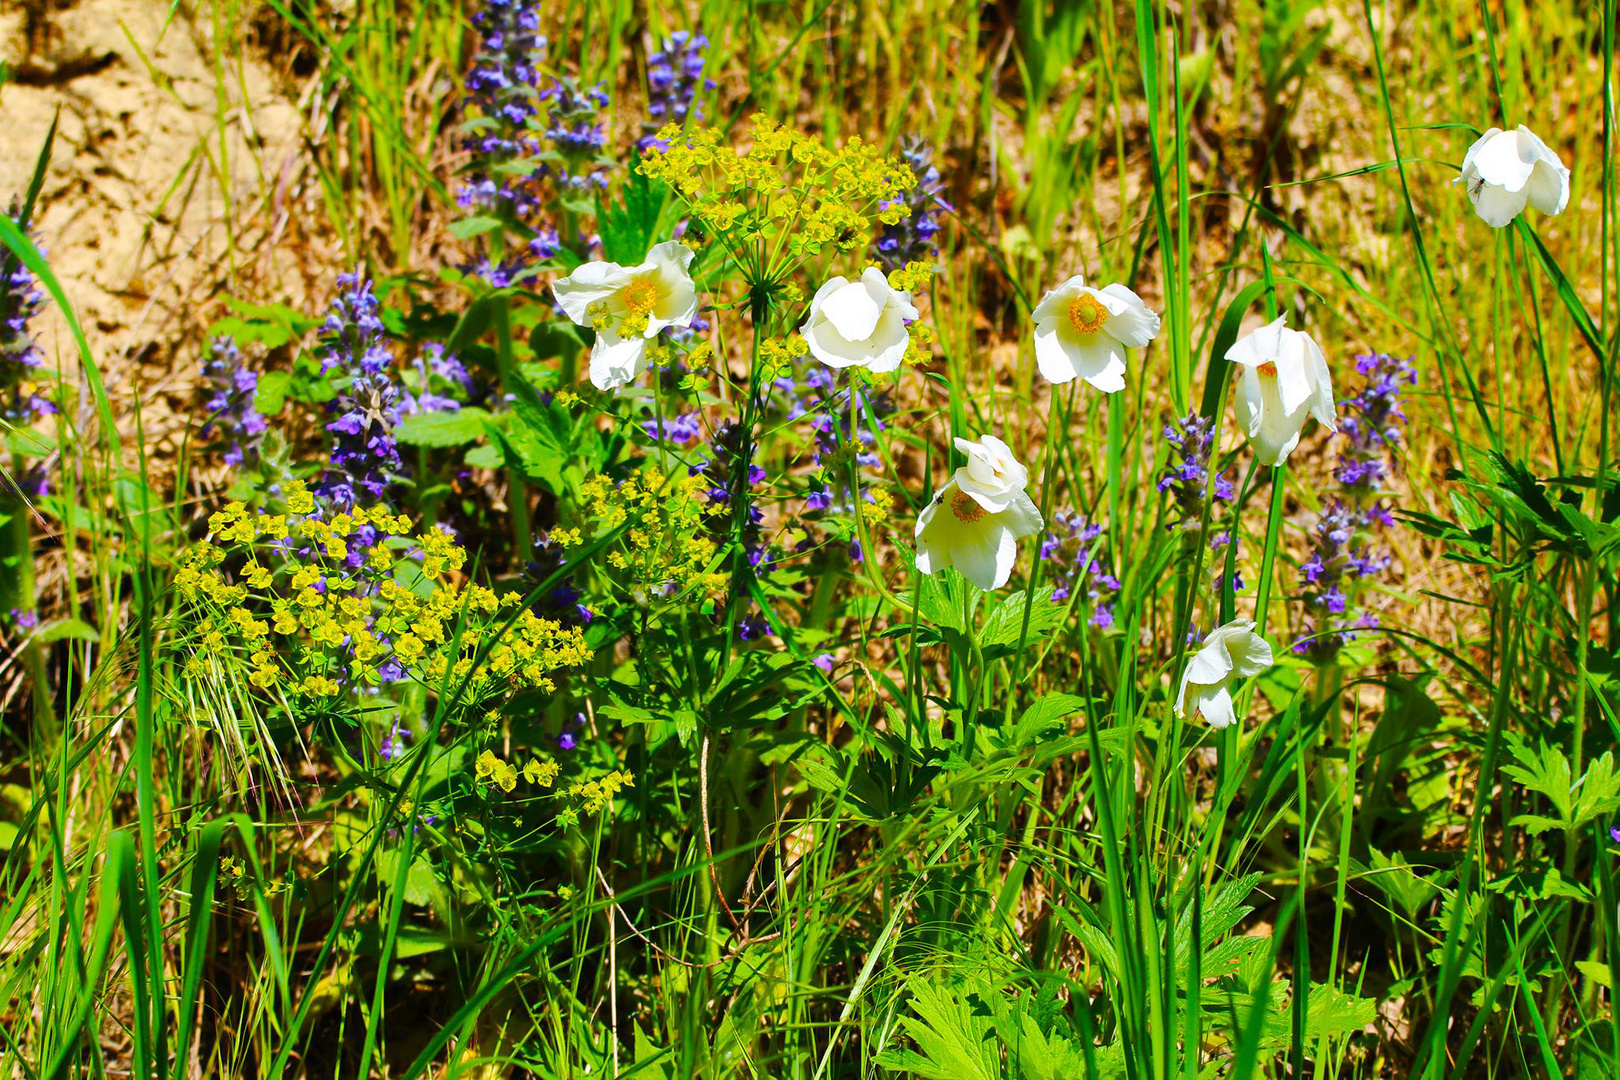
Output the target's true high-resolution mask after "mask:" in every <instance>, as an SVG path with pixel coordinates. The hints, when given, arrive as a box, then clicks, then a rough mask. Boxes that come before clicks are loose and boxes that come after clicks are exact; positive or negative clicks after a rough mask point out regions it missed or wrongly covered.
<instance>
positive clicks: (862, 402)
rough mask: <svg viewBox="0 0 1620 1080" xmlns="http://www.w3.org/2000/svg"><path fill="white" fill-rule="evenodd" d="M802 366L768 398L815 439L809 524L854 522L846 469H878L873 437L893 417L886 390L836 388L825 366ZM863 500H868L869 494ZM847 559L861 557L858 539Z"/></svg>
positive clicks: (808, 495) (807, 499)
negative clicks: (815, 470) (801, 422)
mask: <svg viewBox="0 0 1620 1080" xmlns="http://www.w3.org/2000/svg"><path fill="white" fill-rule="evenodd" d="M800 363H801V367H800V369H799V371H798V373H797V375H793V374H787V375H783V376H781V377H779V378H778V379H777V380H776V381H775V383H774V384H773V387H772V390H773V394H772V397H773V400H775V401H777V402H779V403H781V404H782V405H783V406H784V412H783V419H784V420H787V421H794V420H806V421H807V422H808V424H809V427H810V434H811V435H812V437H813V438H814V447H815V449H814V461H815V464H816V465H817V466H818V467H819V469H820V472H819V473H817V474H815V475H813V476H812V477H811V487H810V490H809V491H808V492H807V493H806V495H805V499H804V509H805V512H806V514H807V515H809V518H808V521H807V523H808V522H809V521H815V520H820V521H824V522H825V521H834V520H839V519H846V518H853V516H854V514H855V513H856V511H857V507H856V501H855V494H854V491H853V489H852V487H851V485H850V477H849V466H850V464H851V463H852V462H853V464H854V465H855V466H856V467H857V468H862V469H876V468H879V467H881V465H882V464H883V460H882V458H881V457H880V456H879V455H878V452H877V436H878V432H880V431H882V430H883V429H884V426H885V425H884V420H885V419H886V418H887V417H889V416H890V415H892V414H893V412H894V402H893V400H892V399H891V398H890V396H889V395H888V393H887V392H884V391H880V390H874V389H873V388H871V387H867V386H861V385H857V384H855V383H853V382H851V383H848V384H846V385H842V386H841V385H839V380H838V373H837V372H836V371H834V370H833V369H831V368H829V367H827V366H826V365H824V364H820V363H817V362H815V361H812V360H808V359H805V360H801V361H800ZM861 497H862V499H863V501H866V502H870V501H871V495H870V494H869V493H865V492H863V493H862V496H861ZM802 546H804V547H811V546H814V541H812V540H810V539H808V538H807V539H806V540H805V541H804V544H803V545H802ZM849 557H850V560H851V561H852V562H860V561H861V560H862V559H864V558H865V553H864V552H863V551H862V550H861V542H860V539H859V538H858V537H851V538H850V540H849Z"/></svg>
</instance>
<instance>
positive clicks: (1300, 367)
mask: <svg viewBox="0 0 1620 1080" xmlns="http://www.w3.org/2000/svg"><path fill="white" fill-rule="evenodd" d="M1303 336H1304V335H1303V334H1298V333H1294V332H1292V331H1290V332H1289V335H1288V342H1287V346H1286V349H1285V358H1283V359H1279V360H1278V361H1277V364H1276V368H1277V375H1276V380H1277V394H1278V396H1279V397H1280V398H1281V400H1282V407H1283V409H1284V410H1285V411H1287V412H1289V413H1295V412H1298V411H1299V410H1300V409H1302V408H1304V406H1305V403H1306V402H1308V401H1309V400H1310V399H1311V377H1310V374H1309V373H1308V372H1307V370H1306V368H1305V362H1306V361H1305V343H1304V342H1302V341H1300V340H1299V339H1300V338H1301V337H1303ZM1261 377H1262V378H1264V377H1265V376H1264V375H1262V376H1261Z"/></svg>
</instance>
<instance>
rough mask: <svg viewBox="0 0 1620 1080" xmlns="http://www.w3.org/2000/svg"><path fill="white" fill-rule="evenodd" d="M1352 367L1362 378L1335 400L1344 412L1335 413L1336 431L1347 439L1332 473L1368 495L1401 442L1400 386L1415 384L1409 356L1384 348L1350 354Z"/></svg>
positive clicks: (1376, 487) (1378, 486)
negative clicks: (1357, 390)
mask: <svg viewBox="0 0 1620 1080" xmlns="http://www.w3.org/2000/svg"><path fill="white" fill-rule="evenodd" d="M1356 371H1357V372H1359V373H1360V374H1361V377H1362V379H1363V380H1364V383H1363V386H1362V389H1361V392H1360V393H1359V394H1357V395H1355V396H1354V397H1352V398H1348V399H1347V400H1345V401H1343V402H1341V403H1340V404H1342V405H1343V406H1344V410H1345V415H1344V416H1342V417H1340V419H1339V434H1340V435H1341V436H1342V437H1343V439H1344V441H1345V442H1346V443H1347V444H1348V445H1347V446H1346V447H1345V448H1344V449H1343V450H1342V451H1340V453H1339V463H1338V467H1337V468H1336V469H1335V470H1334V473H1333V476H1334V479H1336V480H1338V482H1339V483H1341V484H1343V485H1344V486H1345V487H1346V488H1347V489H1349V490H1350V491H1352V492H1360V493H1363V494H1364V495H1371V494H1374V493H1376V492H1378V491H1380V490H1382V488H1383V486H1384V478H1385V477H1386V476H1387V475H1388V470H1389V455H1390V454H1391V453H1392V452H1393V451H1394V449H1395V448H1396V447H1398V446H1399V445H1400V442H1401V425H1402V424H1405V423H1406V413H1405V412H1403V411H1402V410H1401V393H1402V390H1401V388H1402V386H1403V385H1404V386H1416V385H1417V370H1416V369H1415V368H1413V366H1412V361H1411V360H1410V359H1408V360H1402V359H1400V358H1399V357H1394V356H1390V355H1389V354H1388V353H1362V354H1359V355H1357V357H1356Z"/></svg>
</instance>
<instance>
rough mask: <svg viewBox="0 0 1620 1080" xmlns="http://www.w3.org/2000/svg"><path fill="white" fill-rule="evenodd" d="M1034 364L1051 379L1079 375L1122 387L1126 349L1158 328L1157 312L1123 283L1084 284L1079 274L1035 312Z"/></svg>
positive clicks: (1102, 386) (1108, 389)
mask: <svg viewBox="0 0 1620 1080" xmlns="http://www.w3.org/2000/svg"><path fill="white" fill-rule="evenodd" d="M1033 318H1034V320H1035V366H1036V367H1038V368H1039V369H1040V372H1041V374H1042V375H1043V376H1045V377H1046V378H1047V379H1049V380H1050V381H1052V382H1055V383H1066V382H1068V381H1069V380H1070V379H1074V378H1081V379H1084V380H1086V382H1088V383H1090V384H1091V385H1092V386H1094V387H1096V388H1097V389H1098V390H1101V391H1103V392H1104V393H1107V394H1112V393H1114V392H1115V391H1118V390H1123V389H1125V350H1126V349H1140V348H1144V347H1145V346H1146V345H1147V343H1148V342H1150V341H1152V340H1153V339H1154V338H1155V337H1157V336H1158V333H1159V316H1158V315H1156V314H1154V313H1153V312H1151V311H1149V310H1148V306H1147V305H1146V304H1144V303H1143V302H1142V298H1141V297H1140V296H1137V295H1136V294H1135V293H1133V292H1132V291H1131V290H1129V289H1127V288H1126V287H1125V286H1123V285H1118V284H1115V285H1107V286H1104V287H1103V288H1101V289H1093V288H1091V287H1090V286H1088V285H1087V284H1086V282H1085V279H1084V278H1083V277H1081V276H1080V275H1079V274H1076V275H1075V276H1074V277H1072V278H1070V279H1069V280H1068V281H1065V282H1064V283H1063V284H1061V285H1059V286H1058V287H1057V288H1055V289H1053V290H1052V291H1051V292H1049V293H1047V294H1046V295H1045V296H1044V297H1042V298H1041V302H1040V303H1039V304H1037V305H1036V306H1035V311H1034V312H1033Z"/></svg>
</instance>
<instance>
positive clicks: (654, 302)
mask: <svg viewBox="0 0 1620 1080" xmlns="http://www.w3.org/2000/svg"><path fill="white" fill-rule="evenodd" d="M619 300H620V302H621V303H623V304H624V306H625V308H626V309H627V310H629V311H630V312H631V314H634V315H651V314H652V310H653V308H655V307H657V306H658V286H657V285H655V284H653V282H651V281H649V280H647V279H646V278H641V279H639V280H637V281H632V282H631V283H630V284H628V285H626V286H625V287H624V288H623V289H622V290H621V291H620V292H619Z"/></svg>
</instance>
